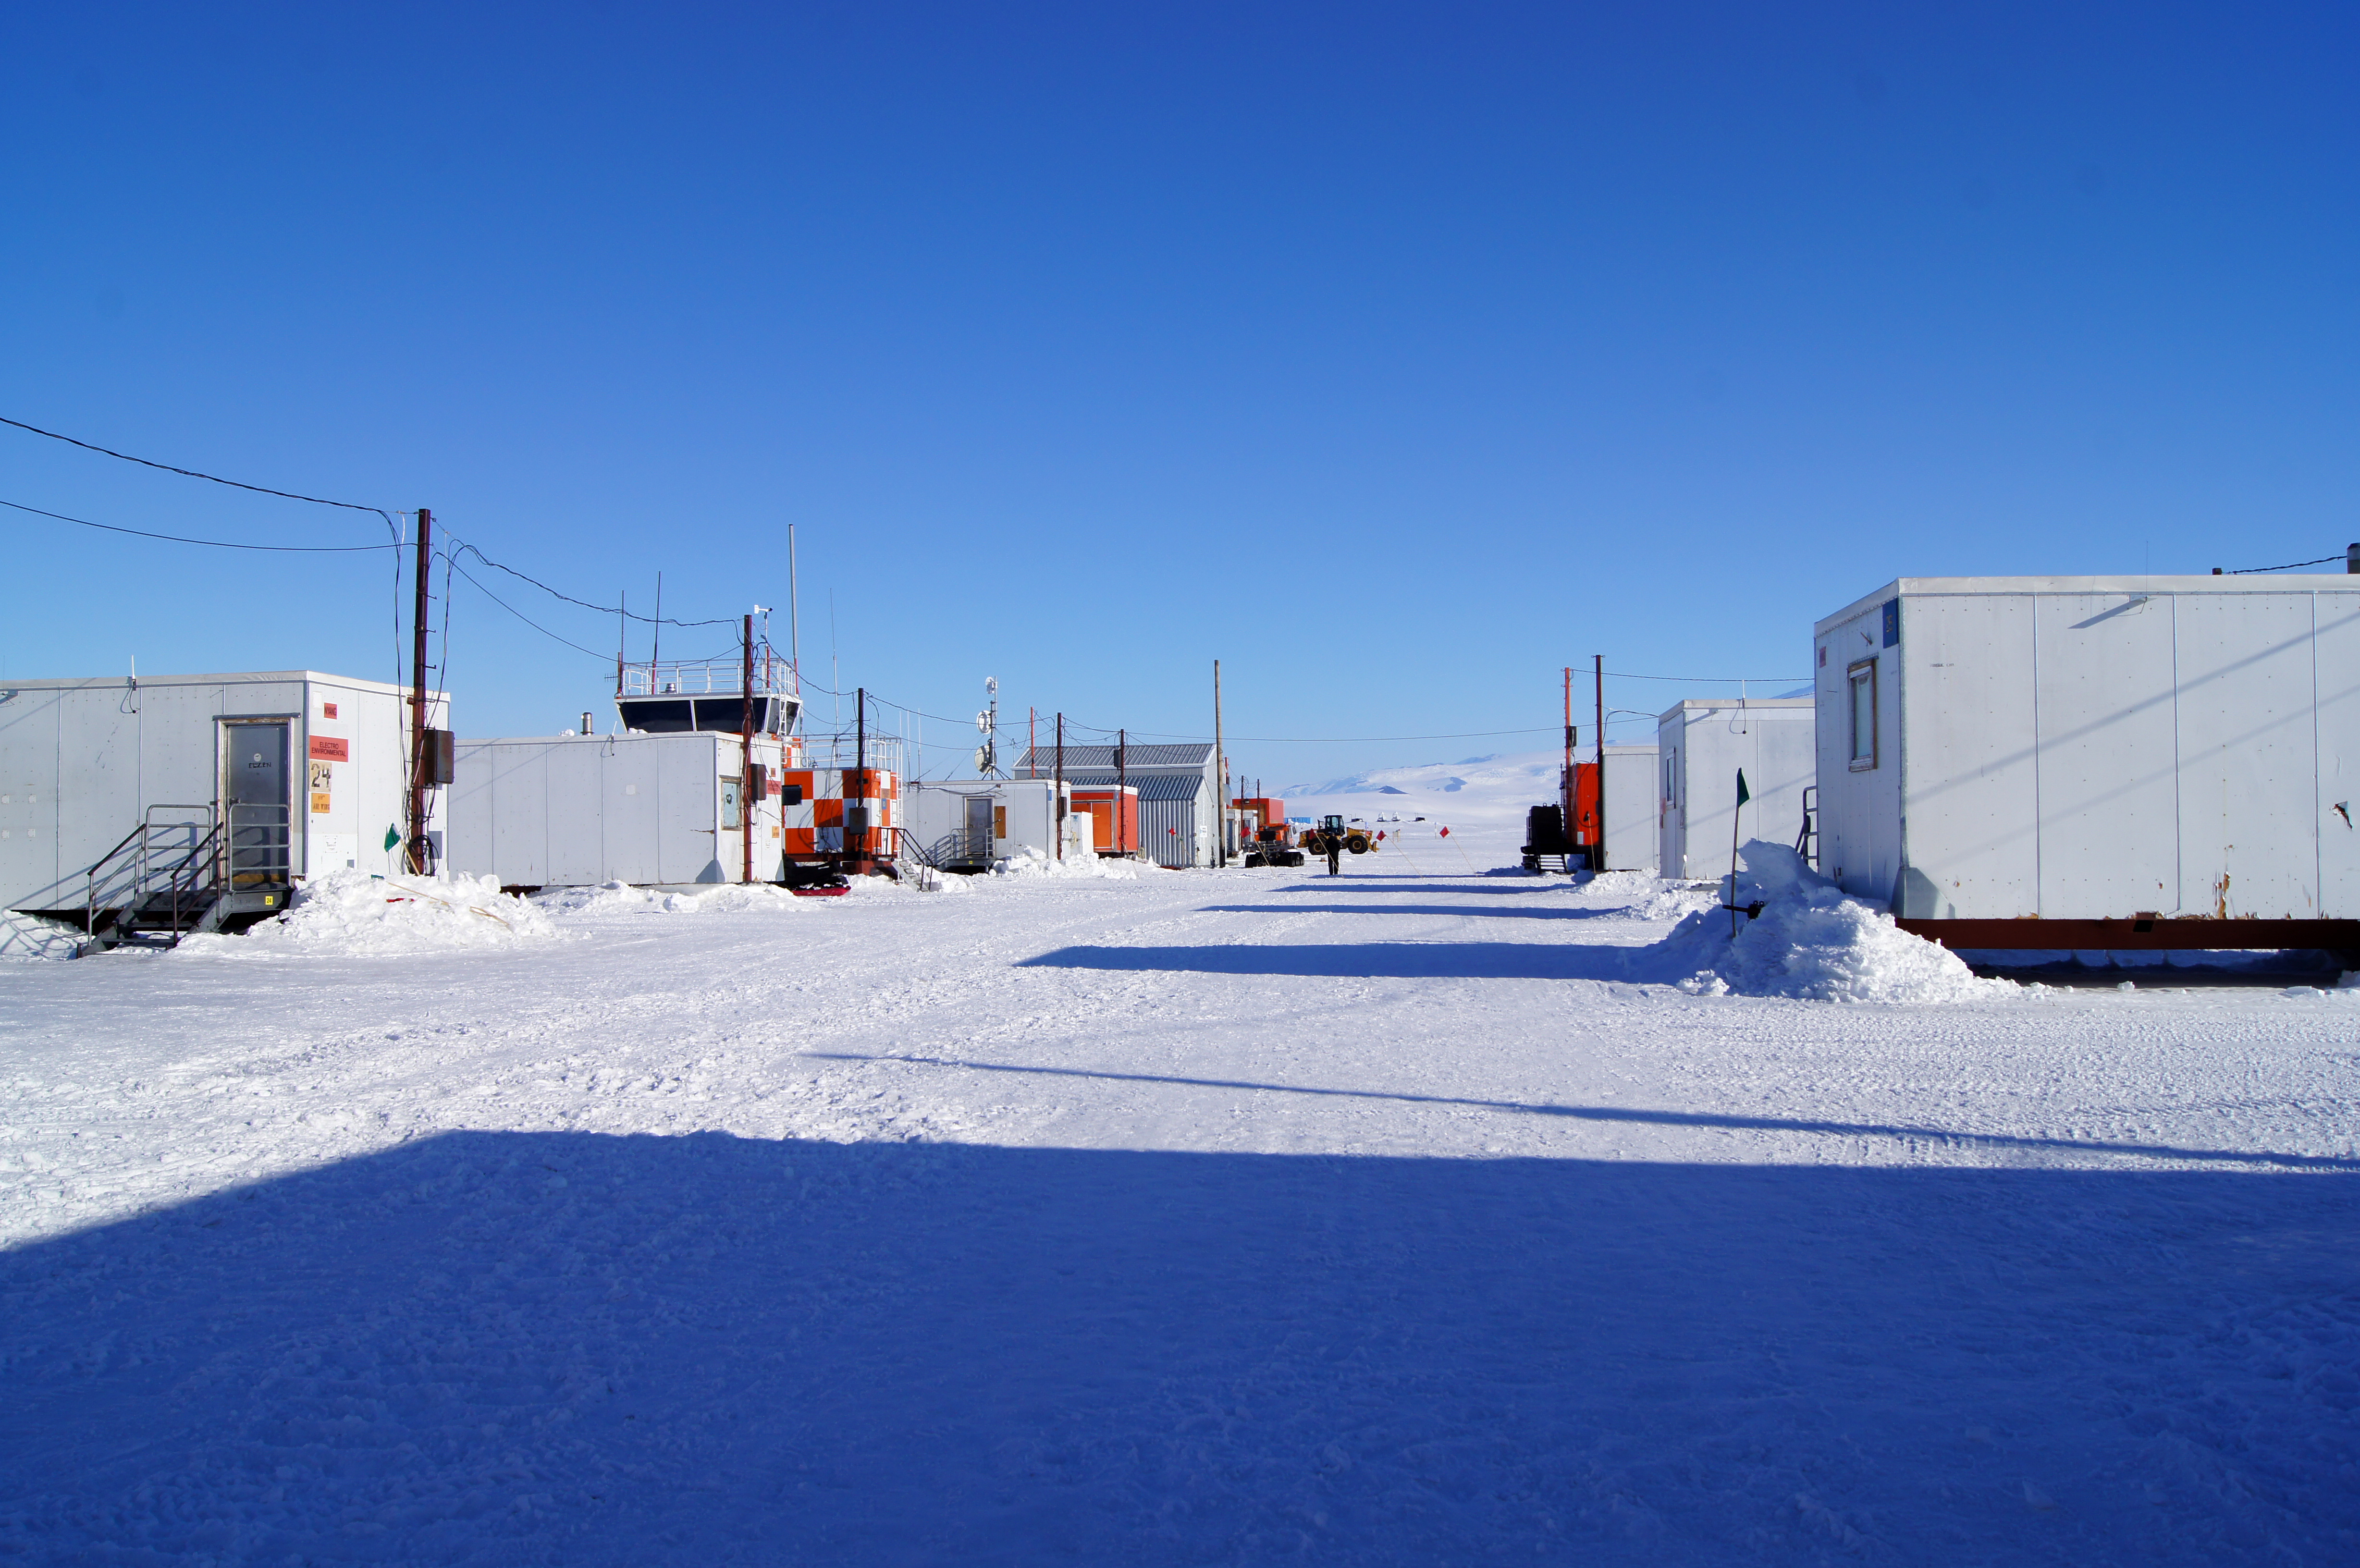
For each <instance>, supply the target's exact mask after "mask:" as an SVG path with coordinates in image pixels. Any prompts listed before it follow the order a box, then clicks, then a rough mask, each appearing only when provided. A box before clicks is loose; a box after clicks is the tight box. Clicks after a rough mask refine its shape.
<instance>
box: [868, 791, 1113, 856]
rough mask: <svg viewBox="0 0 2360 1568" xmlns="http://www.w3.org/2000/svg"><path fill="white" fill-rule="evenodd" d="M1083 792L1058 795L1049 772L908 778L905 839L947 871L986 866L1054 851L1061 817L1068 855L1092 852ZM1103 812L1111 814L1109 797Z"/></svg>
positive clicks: (1093, 828) (1093, 834)
mask: <svg viewBox="0 0 2360 1568" xmlns="http://www.w3.org/2000/svg"><path fill="white" fill-rule="evenodd" d="M1085 793H1086V791H1084V790H1082V789H1075V788H1072V787H1068V789H1067V790H1066V793H1065V795H1064V796H1062V797H1061V796H1060V795H1059V794H1058V793H1057V785H1056V781H1055V780H1054V779H926V780H923V781H918V780H913V781H912V782H911V783H909V784H908V785H906V786H904V787H903V800H902V804H903V808H904V809H903V817H904V822H905V825H906V827H907V829H908V836H909V838H910V839H911V841H912V844H913V845H914V847H915V849H916V851H917V853H918V855H919V856H920V857H921V858H922V859H923V860H925V861H926V862H927V863H928V864H930V865H933V866H939V867H940V868H942V869H943V870H945V871H984V870H989V868H990V866H991V865H992V864H993V862H995V861H1000V860H1006V859H1010V858H1011V857H1014V856H1019V855H1023V854H1024V853H1025V852H1026V851H1027V850H1032V851H1035V852H1037V853H1039V854H1042V855H1055V854H1056V853H1057V837H1058V833H1059V831H1060V825H1061V824H1062V829H1063V832H1064V835H1065V854H1067V855H1089V854H1095V853H1096V852H1097V844H1098V835H1097V822H1096V821H1095V820H1094V813H1093V812H1092V811H1090V810H1089V809H1087V807H1086V806H1085V805H1084V804H1083V802H1082V800H1081V797H1082V796H1083V795H1084V794H1085ZM1098 793H1101V794H1105V795H1111V794H1113V793H1114V791H1113V790H1112V789H1106V790H1101V791H1098ZM1108 811H1109V815H1110V814H1111V812H1112V808H1111V804H1110V803H1109V807H1108Z"/></svg>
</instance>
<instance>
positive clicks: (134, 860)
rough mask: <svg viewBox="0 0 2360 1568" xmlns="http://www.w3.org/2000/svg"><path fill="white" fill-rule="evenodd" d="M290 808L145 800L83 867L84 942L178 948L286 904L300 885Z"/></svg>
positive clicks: (103, 947) (94, 946)
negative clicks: (133, 823)
mask: <svg viewBox="0 0 2360 1568" xmlns="http://www.w3.org/2000/svg"><path fill="white" fill-rule="evenodd" d="M287 814H288V813H287V808H286V807H284V806H256V805H245V804H239V803H233V804H231V805H230V806H229V807H228V808H227V809H226V811H225V812H218V813H217V812H216V811H215V809H214V808H213V806H211V805H203V806H176V805H156V806H150V807H148V808H147V811H146V813H145V814H144V815H143V816H142V818H141V819H140V822H139V825H138V826H137V827H136V828H134V829H132V830H131V831H130V832H129V833H126V834H125V835H124V836H123V839H122V841H121V842H120V843H118V844H115V847H114V848H113V849H110V850H108V851H107V852H106V854H104V855H102V856H100V857H99V859H98V862H97V864H95V865H93V866H91V868H90V870H89V871H88V872H87V873H85V878H86V884H87V895H86V899H85V902H84V903H83V906H82V921H83V931H84V933H85V934H86V935H87V936H88V937H89V939H90V942H89V946H88V948H87V949H86V950H85V951H88V952H92V953H104V952H105V951H107V950H108V949H109V948H115V947H152V948H165V947H174V946H178V945H179V943H180V939H181V938H182V937H186V936H192V935H195V934H196V933H197V932H199V931H244V930H246V928H247V927H248V926H251V925H253V924H255V923H256V922H257V921H258V920H268V918H269V917H271V916H272V915H275V914H278V913H279V912H280V911H281V910H283V909H286V908H287V902H288V898H289V895H290V893H291V892H292V891H293V887H294V884H293V880H292V877H291V875H290V873H291V871H292V864H291V860H290V843H289V832H288V822H287ZM159 817H160V818H161V819H162V820H158V819H159Z"/></svg>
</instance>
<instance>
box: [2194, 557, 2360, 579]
mask: <svg viewBox="0 0 2360 1568" xmlns="http://www.w3.org/2000/svg"><path fill="white" fill-rule="evenodd" d="M2349 559H2351V558H2350V557H2349V556H2344V555H2322V556H2321V557H2320V558H2319V559H2318V560H2317V561H2288V562H2287V563H2286V564H2285V565H2284V566H2241V567H2239V568H2237V570H2236V571H2234V572H2223V573H2222V574H2221V575H2222V576H2223V577H2251V576H2252V575H2253V574H2254V573H2256V572H2292V571H2293V570H2294V569H2295V568H2296V567H2298V566H2324V565H2326V564H2327V563H2328V562H2329V561H2348V560H2349Z"/></svg>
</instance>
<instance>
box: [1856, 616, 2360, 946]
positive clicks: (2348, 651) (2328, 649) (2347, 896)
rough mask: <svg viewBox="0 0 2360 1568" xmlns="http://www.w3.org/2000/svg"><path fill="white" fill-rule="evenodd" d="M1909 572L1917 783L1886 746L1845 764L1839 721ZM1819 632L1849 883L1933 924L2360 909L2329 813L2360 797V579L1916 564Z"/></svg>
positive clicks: (1901, 731)
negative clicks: (1865, 763) (1929, 570)
mask: <svg viewBox="0 0 2360 1568" xmlns="http://www.w3.org/2000/svg"><path fill="white" fill-rule="evenodd" d="M2297 583H2300V586H2298V585H2297ZM1896 590H1897V591H1898V593H1900V594H1901V596H1902V603H1903V606H1904V607H1903V612H1902V619H1901V630H1902V636H1901V644H1900V647H1899V648H1898V649H1893V648H1883V647H1882V646H1881V644H1879V645H1877V646H1876V648H1875V656H1876V657H1878V658H1879V659H1880V674H1881V677H1882V679H1881V680H1880V692H1879V695H1880V698H1881V699H1882V700H1884V701H1885V702H1887V703H1888V704H1889V703H1895V702H1897V703H1898V704H1900V711H1901V722H1900V723H1899V724H1898V725H1897V728H1892V729H1888V741H1889V740H1890V738H1891V737H1892V735H1895V734H1897V735H1898V739H1899V746H1898V748H1897V749H1898V760H1899V762H1900V763H1901V768H1900V774H1899V779H1897V782H1898V783H1899V784H1900V785H1901V786H1902V787H1904V788H1905V789H1906V791H1907V793H1906V797H1905V796H1902V795H1898V794H1895V795H1888V794H1887V793H1886V792H1885V789H1884V788H1883V787H1882V780H1881V779H1880V775H1884V774H1885V773H1886V772H1887V771H1888V770H1889V769H1890V768H1891V767H1892V764H1893V763H1894V761H1895V760H1896V757H1895V748H1894V747H1892V746H1890V745H1889V744H1888V746H1887V748H1886V751H1885V756H1884V757H1882V758H1881V759H1880V763H1881V765H1880V767H1879V768H1877V769H1875V770H1874V771H1873V772H1866V773H1852V772H1851V771H1850V770H1849V769H1848V768H1846V756H1845V753H1846V739H1847V735H1846V728H1845V724H1844V723H1843V720H1844V702H1845V696H1846V692H1845V688H1844V666H1845V665H1846V664H1847V663H1849V662H1850V659H1848V658H1847V654H1848V653H1851V652H1852V651H1854V650H1863V651H1864V650H1865V649H1864V645H1865V644H1866V643H1867V642H1868V641H1869V638H1868V637H1863V632H1866V633H1870V634H1874V631H1875V629H1876V626H1877V621H1878V605H1877V604H1876V603H1875V602H1874V601H1876V600H1880V599H1882V598H1884V597H1889V596H1890V595H1891V593H1893V592H1895V591H1896ZM1818 640H1819V644H1820V645H1821V646H1823V647H1826V648H1828V650H1829V655H1828V662H1827V664H1826V665H1825V666H1823V667H1821V668H1820V670H1819V682H1818V692H1819V719H1820V726H1819V730H1820V733H1819V786H1820V806H1821V828H1820V834H1821V837H1820V843H1821V862H1822V864H1823V865H1824V866H1827V867H1828V868H1829V869H1830V871H1831V872H1840V873H1841V881H1842V883H1843V885H1844V887H1846V889H1847V890H1848V891H1851V892H1854V893H1857V894H1860V895H1862V896H1864V897H1870V898H1888V897H1893V896H1895V895H1896V893H1899V894H1900V895H1901V897H1902V912H1904V913H1908V914H1918V915H1926V916H1931V917H1933V918H1938V919H1948V918H1956V919H2015V918H2020V917H2025V916H2042V917H2046V918H2049V919H2052V920H2055V919H2121V918H2126V917H2129V916H2133V915H2136V914H2141V913H2145V912H2147V911H2154V912H2157V913H2158V914H2164V915H2175V914H2178V915H2227V916H2231V917H2250V918H2262V919H2277V918H2288V917H2291V918H2295V919H2303V918H2313V917H2319V916H2327V917H2331V918H2341V919H2349V918H2355V917H2360V827H2355V826H2347V825H2346V823H2345V817H2344V814H2341V813H2338V812H2337V811H2335V809H2334V808H2335V806H2336V804H2337V803H2338V802H2339V801H2341V802H2343V803H2344V806H2345V808H2346V811H2347V812H2351V811H2355V807H2354V805H2353V802H2352V800H2351V799H2350V797H2351V796H2352V795H2353V794H2355V793H2360V677H2355V673H2354V671H2355V669H2360V583H2354V582H2351V581H2350V580H2348V579H2346V578H2344V577H2340V576H2339V577H2334V578H2313V579H2310V580H2308V581H2307V582H2304V581H2302V580H2295V581H2291V582H2290V581H2289V580H2287V579H2278V580H2276V581H2275V582H2272V583H2269V584H2268V585H2267V587H2266V586H2263V585H2261V584H2259V583H2255V584H2251V585H2247V584H2232V583H2222V582H2220V581H2219V580H2217V579H2212V580H2208V579H2203V578H2195V579H2187V578H2114V579H2021V580H2017V579H1905V580H1903V581H1902V582H1901V583H1898V584H1896V588H1895V589H1894V590H1886V591H1885V592H1884V593H1881V594H1879V595H1873V596H1872V598H1871V600H1864V601H1863V602H1862V603H1861V604H1856V605H1854V606H1852V607H1851V608H1849V609H1847V610H1845V611H1844V612H1841V614H1840V615H1836V616H1831V617H1830V618H1829V619H1828V620H1826V621H1823V622H1821V623H1820V625H1819V633H1818ZM1896 652H1897V653H1898V654H1899V655H1901V656H1902V657H1901V658H1900V659H1894V658H1893V657H1892V656H1893V655H1895V654H1896ZM1896 676H1897V679H1896ZM1905 802H1906V811H1905V809H1904V807H1905ZM1889 849H1898V850H1900V851H1904V852H1906V854H1907V871H1908V873H1909V876H1908V877H1907V879H1906V880H1907V884H1908V885H1907V887H1902V886H1901V885H1900V884H1901V881H1902V880H1903V878H1900V877H1898V876H1897V875H1896V874H1897V873H1898V872H1899V871H1900V869H1901V866H1900V863H1899V861H1898V860H1897V858H1896V860H1894V861H1891V862H1888V861H1887V860H1886V858H1885V857H1886V855H1887V854H1888V851H1889Z"/></svg>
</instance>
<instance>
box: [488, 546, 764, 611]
mask: <svg viewBox="0 0 2360 1568" xmlns="http://www.w3.org/2000/svg"><path fill="white" fill-rule="evenodd" d="M446 532H447V531H446ZM447 537H448V538H449V539H450V540H451V542H452V543H453V544H455V545H457V546H458V547H459V548H460V549H461V550H464V551H465V552H466V553H467V554H469V555H472V556H474V557H475V559H476V560H477V561H482V562H483V563H484V564H485V565H486V566H488V567H490V568H491V569H492V570H493V571H495V572H507V573H508V575H509V576H510V577H513V578H515V579H516V580H517V581H518V582H519V583H531V584H532V585H533V586H534V587H536V588H538V589H540V590H541V592H542V593H546V594H548V595H549V596H550V597H551V598H552V599H563V600H564V601H565V602H566V603H567V604H578V605H580V606H581V607H582V608H584V609H585V610H595V611H596V612H597V613H598V614H600V615H628V616H630V618H631V619H632V620H635V621H641V622H645V623H646V624H648V625H650V626H727V625H729V624H730V623H731V622H732V621H734V620H736V619H737V616H735V615H720V616H716V618H714V619H713V620H709V621H676V620H674V619H672V617H671V616H670V615H664V616H661V617H659V616H655V615H639V614H637V613H635V612H633V611H630V610H627V609H624V608H622V607H621V606H619V605H615V604H592V603H591V602H590V601H589V600H587V599H577V598H575V597H574V595H573V594H571V593H559V592H558V591H557V590H556V589H554V588H552V587H551V586H550V585H549V584H548V583H543V582H542V581H541V579H540V578H538V577H531V576H528V575H526V574H525V573H524V572H519V571H518V570H517V569H516V568H515V567H513V566H504V565H502V564H501V563H500V562H498V561H494V560H493V559H492V558H491V557H490V556H488V555H486V554H485V553H484V552H483V551H482V550H477V549H476V548H475V546H474V545H471V544H469V543H468V542H467V541H466V540H464V539H461V538H459V536H458V535H456V534H447ZM477 586H478V587H480V586H482V584H480V583H478V584H477Z"/></svg>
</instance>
